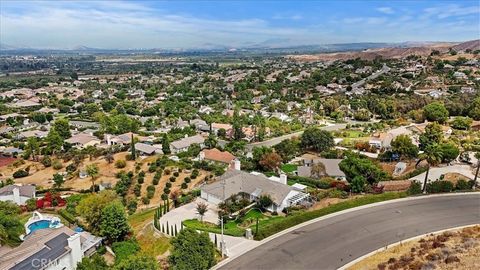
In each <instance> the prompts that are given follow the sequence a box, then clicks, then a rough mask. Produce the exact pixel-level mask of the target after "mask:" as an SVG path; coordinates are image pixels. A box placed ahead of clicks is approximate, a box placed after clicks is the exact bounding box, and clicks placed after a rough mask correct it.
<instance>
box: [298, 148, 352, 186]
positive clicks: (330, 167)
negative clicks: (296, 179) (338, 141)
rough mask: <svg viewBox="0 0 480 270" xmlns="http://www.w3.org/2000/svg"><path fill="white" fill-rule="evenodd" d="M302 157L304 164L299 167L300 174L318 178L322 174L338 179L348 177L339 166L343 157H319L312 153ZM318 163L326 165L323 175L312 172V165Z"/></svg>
mask: <svg viewBox="0 0 480 270" xmlns="http://www.w3.org/2000/svg"><path fill="white" fill-rule="evenodd" d="M302 159H303V166H299V167H297V175H298V176H302V177H313V178H317V177H321V176H329V177H332V178H335V179H337V180H345V179H346V176H345V173H344V172H343V171H342V170H340V166H339V164H340V162H341V161H342V159H326V158H319V157H317V156H315V155H310V154H305V155H303V156H302ZM317 163H321V164H323V166H324V167H325V171H324V172H323V173H321V175H314V174H312V167H313V166H314V165H315V164H317Z"/></svg>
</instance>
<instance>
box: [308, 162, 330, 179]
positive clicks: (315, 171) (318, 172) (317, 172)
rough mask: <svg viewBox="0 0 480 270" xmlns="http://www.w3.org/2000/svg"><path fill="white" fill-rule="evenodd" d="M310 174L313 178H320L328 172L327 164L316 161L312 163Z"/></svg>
mask: <svg viewBox="0 0 480 270" xmlns="http://www.w3.org/2000/svg"><path fill="white" fill-rule="evenodd" d="M310 174H311V175H310V176H311V177H313V178H320V177H321V176H323V175H326V174H327V169H326V168H325V165H324V164H323V163H321V162H316V163H314V164H313V165H312V169H311V171H310Z"/></svg>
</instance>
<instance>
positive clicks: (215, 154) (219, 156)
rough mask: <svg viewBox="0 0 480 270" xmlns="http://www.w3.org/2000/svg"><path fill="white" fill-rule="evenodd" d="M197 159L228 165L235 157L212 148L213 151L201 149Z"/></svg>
mask: <svg viewBox="0 0 480 270" xmlns="http://www.w3.org/2000/svg"><path fill="white" fill-rule="evenodd" d="M198 159H199V160H206V161H211V162H219V163H224V164H228V165H230V164H232V162H233V161H234V160H235V156H234V155H232V154H231V153H230V152H228V151H223V152H222V151H220V150H218V149H217V148H213V149H203V150H202V151H201V152H200V154H199V155H198Z"/></svg>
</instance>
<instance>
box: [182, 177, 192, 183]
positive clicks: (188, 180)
mask: <svg viewBox="0 0 480 270" xmlns="http://www.w3.org/2000/svg"><path fill="white" fill-rule="evenodd" d="M183 181H184V182H185V183H187V184H188V183H190V181H192V180H191V179H190V177H188V176H187V177H185V179H183Z"/></svg>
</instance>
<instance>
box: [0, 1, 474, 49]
mask: <svg viewBox="0 0 480 270" xmlns="http://www.w3.org/2000/svg"><path fill="white" fill-rule="evenodd" d="M479 37H480V2H479V1H478V0H475V1H470V0H461V1H458V0H457V1H442V0H437V1H434V0H424V1H420V0H418V1H417V0H410V1H406V0H396V1H395V0H393V1H368V0H364V1H352V0H343V1H342V0H337V1H328V0H317V1H315V0H310V1H281V0H278V1H255V0H244V1H230V0H223V1H194V0H190V1H88V0H85V1H21V0H20V1H18V0H16V1H14V0H0V44H2V45H3V46H5V45H7V46H15V47H30V48H50V49H67V48H75V47H77V46H87V47H92V48H104V49H133V48H135V49H150V48H165V49H177V48H185V49H186V48H209V47H215V46H226V47H229V48H239V47H246V46H258V45H266V46H280V47H282V46H294V45H318V44H334V43H355V42H406V41H467V40H472V39H478V38H479Z"/></svg>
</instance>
